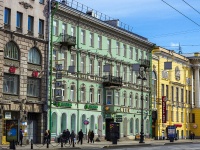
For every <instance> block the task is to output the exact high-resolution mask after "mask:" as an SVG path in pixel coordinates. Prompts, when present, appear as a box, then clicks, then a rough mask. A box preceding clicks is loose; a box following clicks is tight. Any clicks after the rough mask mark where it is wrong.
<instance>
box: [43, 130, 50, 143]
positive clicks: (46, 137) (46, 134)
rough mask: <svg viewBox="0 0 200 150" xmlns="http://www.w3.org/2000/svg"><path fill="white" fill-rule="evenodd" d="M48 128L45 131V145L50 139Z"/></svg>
mask: <svg viewBox="0 0 200 150" xmlns="http://www.w3.org/2000/svg"><path fill="white" fill-rule="evenodd" d="M48 136H49V135H48V130H46V131H45V133H44V141H43V145H44V144H45V143H46V142H47V141H48Z"/></svg>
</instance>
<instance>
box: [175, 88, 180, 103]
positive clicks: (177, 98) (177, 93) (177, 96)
mask: <svg viewBox="0 0 200 150" xmlns="http://www.w3.org/2000/svg"><path fill="white" fill-rule="evenodd" d="M178 91H179V90H178V87H176V101H177V102H179V92H178Z"/></svg>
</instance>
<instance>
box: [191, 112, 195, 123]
mask: <svg viewBox="0 0 200 150" xmlns="http://www.w3.org/2000/svg"><path fill="white" fill-rule="evenodd" d="M191 123H195V114H192V122H191Z"/></svg>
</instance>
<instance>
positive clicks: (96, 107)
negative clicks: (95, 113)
mask: <svg viewBox="0 0 200 150" xmlns="http://www.w3.org/2000/svg"><path fill="white" fill-rule="evenodd" d="M85 109H90V110H97V109H98V105H90V104H86V105H85Z"/></svg>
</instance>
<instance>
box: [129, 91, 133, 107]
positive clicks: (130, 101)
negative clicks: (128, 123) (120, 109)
mask: <svg viewBox="0 0 200 150" xmlns="http://www.w3.org/2000/svg"><path fill="white" fill-rule="evenodd" d="M129 106H130V107H133V95H132V93H131V94H130V96H129Z"/></svg>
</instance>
